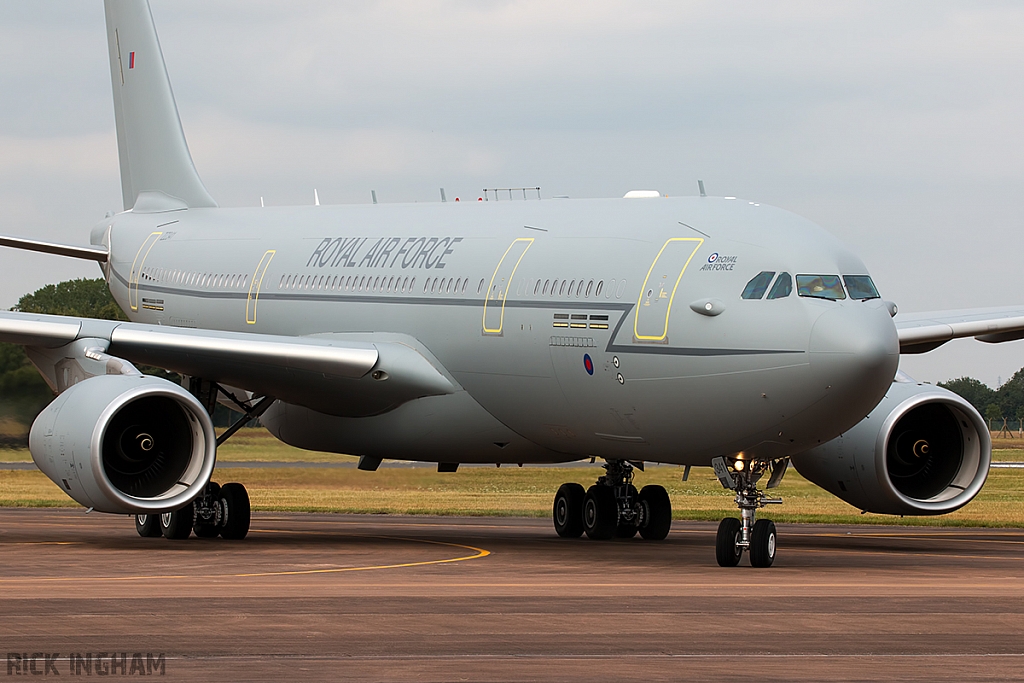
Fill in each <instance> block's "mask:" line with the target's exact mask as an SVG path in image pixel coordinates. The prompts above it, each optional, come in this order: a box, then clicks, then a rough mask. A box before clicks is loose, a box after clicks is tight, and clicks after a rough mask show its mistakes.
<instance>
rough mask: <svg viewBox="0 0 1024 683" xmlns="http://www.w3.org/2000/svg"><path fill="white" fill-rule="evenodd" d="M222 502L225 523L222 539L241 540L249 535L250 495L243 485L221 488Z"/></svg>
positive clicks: (229, 485)
mask: <svg viewBox="0 0 1024 683" xmlns="http://www.w3.org/2000/svg"><path fill="white" fill-rule="evenodd" d="M220 501H221V506H222V507H223V512H224V522H223V526H222V527H221V530H220V535H221V538H227V539H231V540H240V539H243V538H245V536H246V534H248V533H249V521H250V514H251V513H250V508H249V493H248V492H247V491H246V490H245V487H244V486H242V485H241V484H224V486H221V487H220Z"/></svg>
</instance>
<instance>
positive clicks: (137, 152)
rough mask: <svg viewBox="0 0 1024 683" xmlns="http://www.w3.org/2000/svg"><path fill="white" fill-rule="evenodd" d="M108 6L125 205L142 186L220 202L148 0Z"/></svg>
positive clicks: (189, 201)
mask: <svg viewBox="0 0 1024 683" xmlns="http://www.w3.org/2000/svg"><path fill="white" fill-rule="evenodd" d="M104 8H105V10H106V16H107V45H108V47H109V50H110V79H111V82H112V83H113V86H114V119H115V122H116V124H117V151H118V153H119V156H120V160H121V194H122V195H123V198H124V208H125V209H130V208H131V207H133V206H134V205H135V202H136V200H137V199H138V196H139V193H140V192H160V193H163V194H165V195H168V196H170V197H173V198H177V199H179V200H181V201H182V202H184V203H185V204H186V205H187V206H189V207H201V206H217V202H215V201H214V200H213V197H211V196H210V193H209V192H207V191H206V187H205V186H204V185H203V181H202V180H200V179H199V174H198V173H196V167H195V164H193V163H192V155H191V154H189V151H188V143H187V142H185V133H184V132H183V131H182V129H181V120H180V119H179V118H178V106H177V105H176V104H175V103H174V93H173V92H171V82H170V80H169V79H168V78H167V67H166V66H165V65H164V56H163V52H161V50H160V40H159V39H158V38H157V35H156V26H154V24H153V15H152V13H151V12H150V9H149V2H148V0H105V1H104ZM157 196H159V195H157Z"/></svg>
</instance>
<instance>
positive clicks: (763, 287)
mask: <svg viewBox="0 0 1024 683" xmlns="http://www.w3.org/2000/svg"><path fill="white" fill-rule="evenodd" d="M774 278H775V271H774V270H762V271H761V272H760V273H758V274H757V275H755V276H754V277H752V278H750V280H749V281H748V282H747V284H746V285H745V286H744V287H743V292H741V293H740V298H741V299H747V300H749V301H758V300H760V299H763V298H764V293H765V292H767V291H768V285H770V284H771V283H772V280H773V279H774Z"/></svg>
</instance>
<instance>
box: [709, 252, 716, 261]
mask: <svg viewBox="0 0 1024 683" xmlns="http://www.w3.org/2000/svg"><path fill="white" fill-rule="evenodd" d="M717 260H718V252H717V251H716V252H715V253H714V254H712V255H711V256H708V263H714V262H715V261H717Z"/></svg>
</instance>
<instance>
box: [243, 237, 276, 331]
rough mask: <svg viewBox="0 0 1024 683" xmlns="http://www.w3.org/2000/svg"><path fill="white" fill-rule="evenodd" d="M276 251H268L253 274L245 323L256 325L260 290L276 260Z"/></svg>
mask: <svg viewBox="0 0 1024 683" xmlns="http://www.w3.org/2000/svg"><path fill="white" fill-rule="evenodd" d="M276 253H277V250H276V249H268V250H267V253H265V254H263V258H261V259H260V262H259V265H257V266H256V271H255V272H254V273H253V274H252V282H250V283H249V296H248V297H246V299H245V322H247V323H249V324H250V325H255V324H256V306H257V304H259V302H260V289H261V288H262V287H263V278H264V276H266V274H267V268H269V267H270V262H271V261H273V260H274V254H276Z"/></svg>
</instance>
